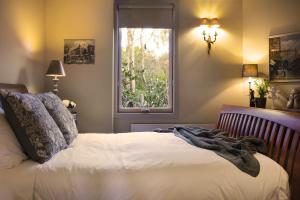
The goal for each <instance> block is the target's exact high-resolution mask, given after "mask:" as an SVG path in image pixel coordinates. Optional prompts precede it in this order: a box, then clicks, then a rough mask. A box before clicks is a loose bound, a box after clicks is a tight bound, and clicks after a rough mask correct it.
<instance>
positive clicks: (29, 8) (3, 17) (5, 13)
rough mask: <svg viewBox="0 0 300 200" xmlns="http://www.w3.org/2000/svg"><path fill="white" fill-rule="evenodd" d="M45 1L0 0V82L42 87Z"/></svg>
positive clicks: (33, 89) (40, 88)
mask: <svg viewBox="0 0 300 200" xmlns="http://www.w3.org/2000/svg"><path fill="white" fill-rule="evenodd" d="M44 12H45V4H44V1H41V0H26V1H20V0H0V27H1V31H0V45H1V48H0V61H1V62H0V82H1V83H23V84H26V85H27V87H28V88H29V90H30V91H31V92H37V91H41V90H43V88H44V76H43V73H44V57H45V55H44V47H45V45H44V43H45V37H44V36H45V27H44Z"/></svg>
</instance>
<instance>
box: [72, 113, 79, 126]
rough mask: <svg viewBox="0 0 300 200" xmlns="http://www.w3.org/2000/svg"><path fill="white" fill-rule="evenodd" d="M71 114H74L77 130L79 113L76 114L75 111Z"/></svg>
mask: <svg viewBox="0 0 300 200" xmlns="http://www.w3.org/2000/svg"><path fill="white" fill-rule="evenodd" d="M71 113H72V115H73V117H74V120H75V123H76V126H77V128H78V113H77V112H75V111H72V112H71Z"/></svg>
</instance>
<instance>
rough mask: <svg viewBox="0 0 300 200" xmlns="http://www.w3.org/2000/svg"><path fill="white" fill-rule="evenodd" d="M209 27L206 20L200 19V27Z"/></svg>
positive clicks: (208, 22)
mask: <svg viewBox="0 0 300 200" xmlns="http://www.w3.org/2000/svg"><path fill="white" fill-rule="evenodd" d="M209 25H210V21H209V19H208V18H201V19H200V26H209Z"/></svg>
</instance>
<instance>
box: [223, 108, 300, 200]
mask: <svg viewBox="0 0 300 200" xmlns="http://www.w3.org/2000/svg"><path fill="white" fill-rule="evenodd" d="M217 128H219V129H221V130H224V131H227V132H228V133H229V134H230V136H232V137H239V136H255V137H258V138H261V139H263V140H264V141H265V142H266V144H267V146H268V156H269V157H270V158H272V159H273V160H274V161H276V162H277V163H279V164H280V165H281V166H282V167H283V168H284V169H285V170H286V171H287V172H288V174H289V178H290V185H291V197H292V199H300V190H299V188H298V187H299V186H300V144H299V143H300V113H291V112H282V111H276V110H267V109H257V108H245V107H238V106H229V105H224V106H223V107H222V109H221V112H220V116H219V121H218V124H217Z"/></svg>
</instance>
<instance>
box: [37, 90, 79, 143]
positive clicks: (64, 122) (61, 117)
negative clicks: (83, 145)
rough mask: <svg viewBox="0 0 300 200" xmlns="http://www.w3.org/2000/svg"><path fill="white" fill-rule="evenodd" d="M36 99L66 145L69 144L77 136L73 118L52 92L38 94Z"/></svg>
mask: <svg viewBox="0 0 300 200" xmlns="http://www.w3.org/2000/svg"><path fill="white" fill-rule="evenodd" d="M37 97H38V98H39V99H40V100H41V101H42V102H43V104H44V106H45V107H46V108H47V110H48V112H49V113H50V115H51V117H52V118H53V119H54V121H55V122H56V124H57V126H58V127H59V129H60V131H61V132H62V133H63V136H64V138H65V139H66V142H67V144H71V143H72V141H73V140H74V139H75V138H76V137H77V135H78V130H77V127H76V123H75V119H74V116H73V115H72V114H71V113H70V111H69V110H68V109H67V108H66V106H65V105H64V104H63V102H62V101H61V100H60V98H59V97H58V96H56V95H55V94H53V93H52V92H49V93H43V94H38V95H37Z"/></svg>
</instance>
